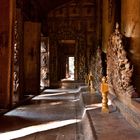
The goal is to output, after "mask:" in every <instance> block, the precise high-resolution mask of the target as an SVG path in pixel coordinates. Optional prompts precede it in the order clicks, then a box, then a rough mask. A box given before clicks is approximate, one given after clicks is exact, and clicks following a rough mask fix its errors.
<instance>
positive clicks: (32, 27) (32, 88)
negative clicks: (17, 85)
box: [24, 22, 41, 95]
mask: <svg viewBox="0 0 140 140" xmlns="http://www.w3.org/2000/svg"><path fill="white" fill-rule="evenodd" d="M40 29H41V28H40V23H35V22H25V23H24V93H25V94H26V95H27V94H34V95H36V94H39V90H40V40H41V37H40V36H41V32H40Z"/></svg>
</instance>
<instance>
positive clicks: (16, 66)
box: [13, 20, 19, 92]
mask: <svg viewBox="0 0 140 140" xmlns="http://www.w3.org/2000/svg"><path fill="white" fill-rule="evenodd" d="M17 26H18V25H17V20H15V27H14V35H15V36H14V82H13V87H14V88H13V89H14V92H17V89H18V87H19V37H18V31H17Z"/></svg>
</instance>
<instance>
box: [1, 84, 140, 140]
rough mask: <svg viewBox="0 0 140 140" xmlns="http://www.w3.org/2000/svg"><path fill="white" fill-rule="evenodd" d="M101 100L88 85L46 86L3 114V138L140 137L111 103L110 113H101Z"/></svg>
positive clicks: (88, 139)
mask: <svg viewBox="0 0 140 140" xmlns="http://www.w3.org/2000/svg"><path fill="white" fill-rule="evenodd" d="M100 102H101V97H100V96H99V94H88V93H87V92H86V88H85V87H83V88H82V87H81V88H79V89H47V90H45V91H43V92H42V94H40V95H38V96H36V97H34V98H32V100H31V101H29V102H28V103H26V104H24V105H22V106H20V107H18V108H16V109H14V110H12V111H10V112H8V113H6V114H5V115H4V116H1V117H0V124H1V125H0V139H1V140H10V139H16V140H94V139H95V140H97V139H98V140H124V139H127V140H139V139H140V131H137V130H135V129H134V128H132V127H131V126H130V125H129V124H128V122H126V121H125V120H124V118H123V117H122V115H120V113H118V112H117V111H116V110H114V108H112V107H111V106H110V113H109V114H102V113H101V103H100ZM85 110H87V111H86V112H85ZM108 124H109V125H108Z"/></svg>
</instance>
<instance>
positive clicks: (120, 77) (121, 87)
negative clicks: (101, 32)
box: [107, 24, 135, 97]
mask: <svg viewBox="0 0 140 140" xmlns="http://www.w3.org/2000/svg"><path fill="white" fill-rule="evenodd" d="M118 28H119V25H118V24H116V29H115V32H114V33H113V34H112V35H111V36H110V38H109V42H108V49H107V76H108V83H109V87H110V90H111V91H112V92H114V93H115V94H116V95H119V94H127V95H128V96H129V97H132V96H133V94H134V93H135V90H134V88H133V85H132V84H131V77H132V74H133V66H132V65H131V64H130V62H129V60H128V59H127V52H126V51H125V46H124V39H123V38H124V37H123V35H122V34H121V33H120V32H119V29H118Z"/></svg>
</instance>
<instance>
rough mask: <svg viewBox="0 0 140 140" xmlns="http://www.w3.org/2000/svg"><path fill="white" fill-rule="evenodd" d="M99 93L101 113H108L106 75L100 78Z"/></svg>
mask: <svg viewBox="0 0 140 140" xmlns="http://www.w3.org/2000/svg"><path fill="white" fill-rule="evenodd" d="M101 93H102V112H103V113H109V109H108V98H107V95H108V84H107V81H106V77H103V78H102V83H101Z"/></svg>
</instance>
